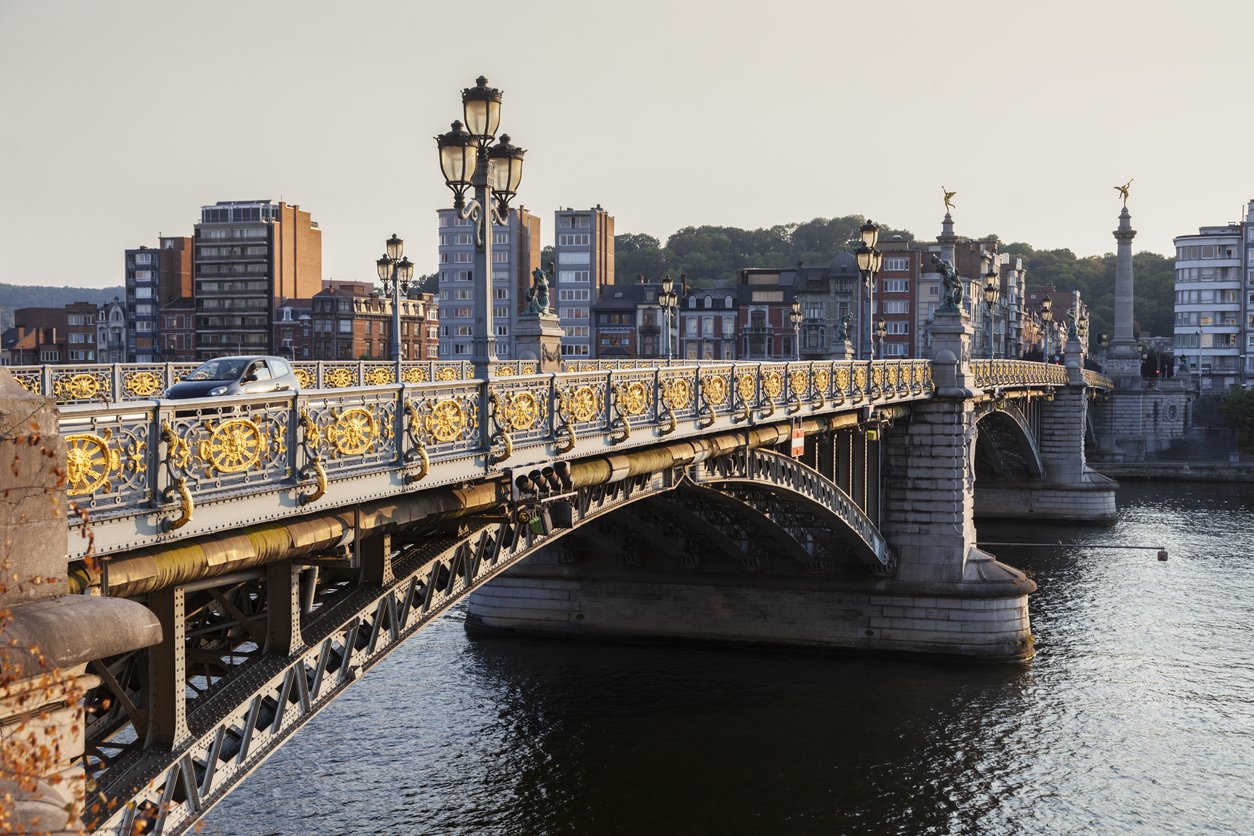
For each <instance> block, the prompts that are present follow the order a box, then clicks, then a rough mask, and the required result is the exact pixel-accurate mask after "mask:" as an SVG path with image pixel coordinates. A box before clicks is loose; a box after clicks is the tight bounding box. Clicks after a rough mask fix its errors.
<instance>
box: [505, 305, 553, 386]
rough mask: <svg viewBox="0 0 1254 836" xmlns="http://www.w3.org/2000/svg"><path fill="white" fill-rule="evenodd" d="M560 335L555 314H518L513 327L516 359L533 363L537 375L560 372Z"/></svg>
mask: <svg viewBox="0 0 1254 836" xmlns="http://www.w3.org/2000/svg"><path fill="white" fill-rule="evenodd" d="M562 333H563V332H562V326H561V325H559V324H558V321H557V315H556V314H552V313H544V314H520V315H519V317H518V321H517V323H516V324H515V325H514V347H515V349H516V351H517V352H518V359H519V360H524V361H535V363H536V373H537V374H554V373H557V372H560V371H561V370H562Z"/></svg>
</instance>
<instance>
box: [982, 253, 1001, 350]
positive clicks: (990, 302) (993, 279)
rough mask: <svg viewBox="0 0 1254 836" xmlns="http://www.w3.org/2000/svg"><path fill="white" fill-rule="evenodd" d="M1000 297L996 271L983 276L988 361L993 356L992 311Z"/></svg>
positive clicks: (990, 271)
mask: <svg viewBox="0 0 1254 836" xmlns="http://www.w3.org/2000/svg"><path fill="white" fill-rule="evenodd" d="M1000 295H1001V282H1000V281H999V279H998V276H997V271H996V270H989V271H988V272H987V273H985V274H984V307H985V308H986V309H987V311H988V316H987V317H986V318H985V322H986V324H987V327H988V359H990V360H992V359H993V357H994V356H995V352H994V351H993V309H994V308H995V307H996V306H997V297H998V296H1000Z"/></svg>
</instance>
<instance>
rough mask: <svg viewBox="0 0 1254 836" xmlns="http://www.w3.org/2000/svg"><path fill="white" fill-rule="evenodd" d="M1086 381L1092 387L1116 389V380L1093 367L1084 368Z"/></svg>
mask: <svg viewBox="0 0 1254 836" xmlns="http://www.w3.org/2000/svg"><path fill="white" fill-rule="evenodd" d="M1084 382H1085V383H1087V384H1088V385H1089V387H1090V388H1092V389H1114V388H1115V381H1113V380H1111V379H1110V378H1109V377H1107V376H1106V375H1104V374H1102V373H1101V372H1095V371H1093V370H1092V369H1085V370H1084Z"/></svg>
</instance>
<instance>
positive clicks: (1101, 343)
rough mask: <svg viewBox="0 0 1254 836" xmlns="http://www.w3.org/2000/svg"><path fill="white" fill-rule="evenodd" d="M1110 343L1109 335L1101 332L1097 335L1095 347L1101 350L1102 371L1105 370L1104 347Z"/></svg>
mask: <svg viewBox="0 0 1254 836" xmlns="http://www.w3.org/2000/svg"><path fill="white" fill-rule="evenodd" d="M1109 345H1110V335H1109V334H1106V333H1101V334H1098V335H1097V347H1098V348H1099V349H1101V352H1102V371H1103V372H1104V371H1106V349H1107V347H1108V346H1109Z"/></svg>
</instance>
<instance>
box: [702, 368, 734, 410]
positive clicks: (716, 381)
mask: <svg viewBox="0 0 1254 836" xmlns="http://www.w3.org/2000/svg"><path fill="white" fill-rule="evenodd" d="M729 389H730V387H729V386H728V385H727V378H726V377H724V376H723V375H720V374H709V375H705V376H704V377H702V378H701V397H702V398H704V399H705V402H706V403H707V404H709V405H710V406H722V405H723V404H725V403H727V395H728V391H729Z"/></svg>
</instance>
